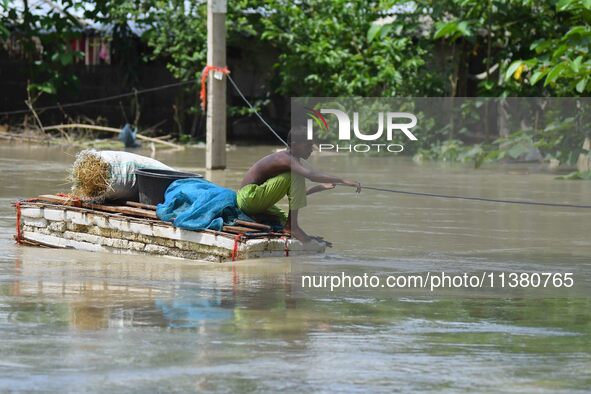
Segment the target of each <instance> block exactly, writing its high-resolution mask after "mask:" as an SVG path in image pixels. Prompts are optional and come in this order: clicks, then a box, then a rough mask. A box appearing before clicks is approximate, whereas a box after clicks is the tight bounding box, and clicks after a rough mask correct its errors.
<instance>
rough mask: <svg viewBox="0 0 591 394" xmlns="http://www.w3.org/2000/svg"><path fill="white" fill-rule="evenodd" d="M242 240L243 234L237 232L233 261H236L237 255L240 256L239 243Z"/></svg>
mask: <svg viewBox="0 0 591 394" xmlns="http://www.w3.org/2000/svg"><path fill="white" fill-rule="evenodd" d="M241 240H242V234H236V236H235V237H234V248H232V256H231V257H232V261H236V257H238V244H239V243H240V241H241Z"/></svg>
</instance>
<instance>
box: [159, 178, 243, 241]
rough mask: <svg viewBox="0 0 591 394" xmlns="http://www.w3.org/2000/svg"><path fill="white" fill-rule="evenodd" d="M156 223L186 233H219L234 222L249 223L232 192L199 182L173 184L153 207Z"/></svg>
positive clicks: (189, 179) (213, 184)
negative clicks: (225, 225)
mask: <svg viewBox="0 0 591 394" xmlns="http://www.w3.org/2000/svg"><path fill="white" fill-rule="evenodd" d="M156 215H158V217H159V218H160V220H164V221H168V222H172V223H173V224H174V225H175V226H176V227H179V228H183V229H187V230H203V229H210V230H218V231H220V230H222V227H223V226H224V224H232V223H233V222H234V220H236V219H241V220H252V219H250V218H249V217H248V216H247V215H245V214H244V213H242V212H241V211H240V210H239V209H238V207H237V205H236V192H235V191H233V190H230V189H226V188H225V187H221V186H218V185H216V184H215V183H212V182H209V181H207V180H205V179H201V178H188V179H179V180H177V181H174V182H173V183H172V184H171V185H170V186H169V187H168V189H166V193H165V195H164V202H163V203H162V204H158V206H157V207H156Z"/></svg>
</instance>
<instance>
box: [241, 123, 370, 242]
mask: <svg viewBox="0 0 591 394" xmlns="http://www.w3.org/2000/svg"><path fill="white" fill-rule="evenodd" d="M287 140H288V147H287V149H286V150H284V151H280V152H275V153H272V154H270V155H268V156H265V157H263V158H262V159H260V160H259V161H257V162H256V163H254V164H253V165H252V167H250V169H249V170H248V171H247V172H246V174H245V175H244V179H242V183H241V184H240V190H239V191H238V194H237V202H238V208H240V210H242V212H244V213H246V214H247V215H249V216H251V217H253V218H254V219H257V220H261V219H267V220H268V219H271V220H273V219H274V220H275V221H278V222H279V223H281V225H283V226H284V228H283V231H285V232H286V233H289V234H291V235H292V236H294V237H295V238H297V239H298V240H300V241H302V242H309V241H310V240H312V239H313V238H314V237H310V236H309V235H307V234H306V233H305V232H304V230H302V228H301V227H300V226H299V224H298V211H299V210H300V209H301V208H303V207H305V206H306V196H307V195H308V194H312V193H316V192H320V191H323V190H330V189H333V188H334V187H335V185H336V184H341V185H347V186H353V187H355V188H356V191H357V193H359V191H360V190H361V185H360V184H359V182H356V181H349V180H346V179H342V178H339V177H336V176H332V175H328V174H323V173H322V172H319V171H317V170H314V169H312V168H307V167H304V166H303V165H302V163H301V162H300V159H307V158H309V157H310V155H311V154H312V151H313V146H314V141H311V140H308V139H307V132H306V129H305V128H304V127H295V128H293V129H291V131H290V132H289V134H288V136H287ZM305 179H309V180H311V181H312V182H317V183H320V184H319V185H316V186H313V187H311V188H310V189H308V190H306V181H305ZM286 195H287V198H288V201H289V214H286V213H285V212H284V211H283V210H281V209H280V208H279V207H277V206H276V205H275V204H276V203H277V202H279V200H281V199H282V198H283V197H284V196H286Z"/></svg>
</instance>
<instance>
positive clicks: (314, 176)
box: [290, 157, 361, 193]
mask: <svg viewBox="0 0 591 394" xmlns="http://www.w3.org/2000/svg"><path fill="white" fill-rule="evenodd" d="M290 168H291V171H293V172H295V173H296V174H299V175H301V176H303V177H304V178H306V179H309V180H311V181H312V182H318V183H338V184H341V185H347V186H354V187H355V188H357V193H359V191H360V190H361V184H360V183H359V182H356V181H349V180H346V179H343V178H339V177H336V176H333V175H328V174H324V173H322V172H320V171H316V170H314V169H311V168H307V167H304V166H303V165H302V163H300V161H299V160H298V159H296V158H294V157H292V158H291V161H290ZM318 191H319V190H318Z"/></svg>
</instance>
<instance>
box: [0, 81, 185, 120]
mask: <svg viewBox="0 0 591 394" xmlns="http://www.w3.org/2000/svg"><path fill="white" fill-rule="evenodd" d="M195 81H196V79H192V80H189V81H182V82H175V83H170V84H167V85H161V86H156V87H153V88H147V89H141V90H133V91H131V92H128V93H121V94H116V95H114V96H108V97H102V98H98V99H90V100H84V101H77V102H74V103H66V104H56V105H48V106H46V107H38V108H35V110H36V111H44V110H50V109H60V108H70V107H77V106H80V105H87V104H94V103H101V102H104V101H111V100H116V99H119V98H123V97H129V96H135V95H138V94H144V93H150V92H155V91H158V90H163V89H170V88H174V87H177V86H183V85H188V84H191V83H194V82H195ZM30 111H31V110H30V109H20V110H16V111H5V112H0V116H5V115H19V114H26V113H27V112H30Z"/></svg>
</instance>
